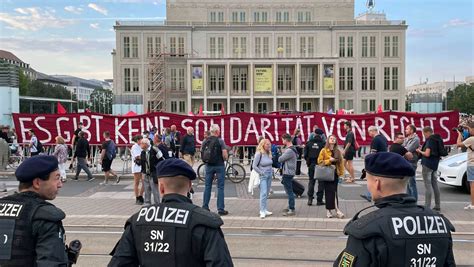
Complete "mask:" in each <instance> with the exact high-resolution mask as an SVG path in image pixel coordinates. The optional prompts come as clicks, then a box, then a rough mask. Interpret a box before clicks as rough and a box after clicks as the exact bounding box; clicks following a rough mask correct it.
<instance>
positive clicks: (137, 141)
mask: <svg viewBox="0 0 474 267" xmlns="http://www.w3.org/2000/svg"><path fill="white" fill-rule="evenodd" d="M147 136H148V135H147ZM142 139H143V136H142V135H135V136H134V137H133V138H132V141H133V142H134V144H133V146H132V148H131V149H130V154H131V156H132V174H133V191H134V192H135V204H137V205H143V202H144V200H143V190H144V186H143V177H142V166H141V158H140V155H141V154H142V148H141V140H142ZM140 184H141V187H140Z"/></svg>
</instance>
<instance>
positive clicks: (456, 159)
mask: <svg viewBox="0 0 474 267" xmlns="http://www.w3.org/2000/svg"><path fill="white" fill-rule="evenodd" d="M438 182H440V183H442V184H447V185H452V186H458V187H462V188H463V189H464V190H465V191H466V192H468V193H469V192H470V191H471V187H470V186H469V182H468V181H467V153H459V154H455V155H452V156H449V157H447V158H444V159H443V160H441V161H440V162H439V167H438Z"/></svg>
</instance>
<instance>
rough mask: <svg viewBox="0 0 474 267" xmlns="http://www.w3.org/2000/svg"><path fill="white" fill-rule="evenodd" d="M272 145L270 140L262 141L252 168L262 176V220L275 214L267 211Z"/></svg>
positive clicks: (271, 168) (271, 171)
mask: <svg viewBox="0 0 474 267" xmlns="http://www.w3.org/2000/svg"><path fill="white" fill-rule="evenodd" d="M271 147H272V144H271V143H270V140H268V139H262V140H261V141H260V143H259V144H258V147H257V153H255V158H254V160H253V164H252V168H253V170H255V171H256V172H257V173H258V174H259V175H260V218H261V219H265V217H266V216H270V215H272V214H273V213H272V212H270V211H268V209H267V198H268V194H269V192H270V188H271V185H272V177H273V167H272V164H273V160H272V153H271Z"/></svg>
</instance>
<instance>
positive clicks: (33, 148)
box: [28, 129, 42, 157]
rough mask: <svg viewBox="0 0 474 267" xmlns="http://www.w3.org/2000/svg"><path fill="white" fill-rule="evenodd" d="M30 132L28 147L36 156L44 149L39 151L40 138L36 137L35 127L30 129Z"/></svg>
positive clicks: (31, 154)
mask: <svg viewBox="0 0 474 267" xmlns="http://www.w3.org/2000/svg"><path fill="white" fill-rule="evenodd" d="M28 134H29V135H30V143H29V144H28V147H29V148H30V156H31V157H33V156H36V155H39V153H41V152H42V151H39V149H38V143H39V142H38V138H37V137H36V134H35V131H34V130H33V129H30V130H29V131H28Z"/></svg>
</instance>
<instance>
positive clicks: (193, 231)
mask: <svg viewBox="0 0 474 267" xmlns="http://www.w3.org/2000/svg"><path fill="white" fill-rule="evenodd" d="M156 170H157V177H158V178H159V180H158V181H159V184H160V193H161V194H162V195H163V202H162V203H161V204H155V205H151V206H147V207H142V208H141V210H140V211H139V212H137V213H135V214H134V215H132V217H130V219H128V220H127V222H126V223H125V231H124V233H123V235H122V237H121V238H120V240H119V242H118V243H117V245H116V246H115V248H114V249H113V251H112V252H111V253H110V254H111V255H112V259H111V260H110V263H109V265H108V266H109V267H119V266H132V267H135V266H142V267H149V266H179V267H180V266H183V267H184V266H209V267H211V266H212V267H214V266H216V267H217V266H225V267H232V266H234V264H233V263H232V258H231V255H230V252H229V249H228V247H227V243H226V241H225V239H224V233H223V232H222V230H221V228H220V227H221V226H222V224H223V223H224V222H223V221H222V219H221V218H220V217H219V216H218V215H217V214H215V213H211V212H209V211H207V210H205V209H203V208H200V207H198V206H196V205H194V204H193V203H192V201H191V200H190V199H189V198H187V197H186V194H187V193H188V192H189V190H190V188H191V181H192V180H194V179H196V173H195V172H194V170H193V169H192V168H191V166H189V164H187V163H186V162H184V161H183V160H180V159H176V158H171V159H167V160H164V161H161V162H160V163H158V164H157V166H156ZM164 218H165V219H164ZM159 244H161V245H159ZM160 250H161V253H159V252H160Z"/></svg>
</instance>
